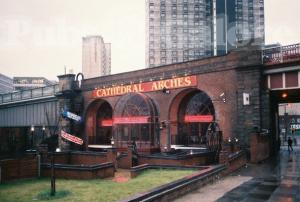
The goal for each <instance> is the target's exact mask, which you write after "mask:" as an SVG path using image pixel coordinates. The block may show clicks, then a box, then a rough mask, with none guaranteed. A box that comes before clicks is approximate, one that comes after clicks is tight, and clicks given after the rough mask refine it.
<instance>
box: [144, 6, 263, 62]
mask: <svg viewBox="0 0 300 202" xmlns="http://www.w3.org/2000/svg"><path fill="white" fill-rule="evenodd" d="M146 15H147V16H146V66H147V67H154V66H159V65H164V64H171V63H177V62H184V61H189V60H194V59H200V58H204V57H209V56H215V55H223V54H226V53H227V52H228V51H230V50H232V49H234V48H235V47H237V46H238V45H239V44H240V43H241V42H242V41H243V43H245V42H249V40H254V39H259V40H257V42H258V43H259V44H261V43H264V2H263V0H146Z"/></svg>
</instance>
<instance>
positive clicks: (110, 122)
mask: <svg viewBox="0 0 300 202" xmlns="http://www.w3.org/2000/svg"><path fill="white" fill-rule="evenodd" d="M100 125H101V126H103V127H108V126H112V125H113V120H112V119H103V120H101V123H100Z"/></svg>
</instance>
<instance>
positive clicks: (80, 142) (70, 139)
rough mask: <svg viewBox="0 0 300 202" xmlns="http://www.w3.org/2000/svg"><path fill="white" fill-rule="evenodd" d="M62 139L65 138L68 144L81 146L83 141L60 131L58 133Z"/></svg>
mask: <svg viewBox="0 0 300 202" xmlns="http://www.w3.org/2000/svg"><path fill="white" fill-rule="evenodd" d="M60 135H61V137H62V138H65V139H66V140H69V141H70V142H74V143H75V144H79V145H82V144H83V140H82V139H80V138H79V137H76V136H74V135H71V134H69V133H66V132H65V131H63V130H62V131H61V133H60Z"/></svg>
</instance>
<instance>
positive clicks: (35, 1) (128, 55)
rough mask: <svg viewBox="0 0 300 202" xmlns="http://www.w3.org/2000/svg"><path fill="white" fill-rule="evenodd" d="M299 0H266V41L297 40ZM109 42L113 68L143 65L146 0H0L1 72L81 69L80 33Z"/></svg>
mask: <svg viewBox="0 0 300 202" xmlns="http://www.w3.org/2000/svg"><path fill="white" fill-rule="evenodd" d="M299 8H300V1H299V0H284V1H283V0H265V16H266V20H265V24H266V43H276V42H279V43H281V44H283V45H286V44H293V43H299V42H300V12H299ZM86 35H102V36H103V38H104V41H105V42H109V43H111V44H112V73H119V72H124V71H130V70H136V69H142V68H144V67H145V0H126V1H125V0H0V73H2V74H5V75H7V76H10V77H13V76H44V77H46V78H49V79H56V76H57V75H60V74H63V73H64V66H66V67H67V69H73V71H74V73H78V72H81V46H82V37H83V36H86Z"/></svg>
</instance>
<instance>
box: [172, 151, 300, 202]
mask: <svg viewBox="0 0 300 202" xmlns="http://www.w3.org/2000/svg"><path fill="white" fill-rule="evenodd" d="M299 183H300V146H298V147H294V151H293V152H291V153H289V152H288V151H287V147H286V146H285V147H283V148H282V149H281V151H280V153H279V154H278V156H276V157H273V158H271V159H269V160H267V161H265V162H263V163H261V164H248V165H247V166H246V167H245V168H243V169H241V170H240V171H238V172H236V173H234V174H232V175H230V176H227V177H225V178H223V179H221V180H220V181H217V182H215V183H213V184H210V185H207V186H205V187H203V188H200V189H198V190H196V191H194V192H192V193H190V194H187V195H185V196H183V197H182V198H179V199H177V200H176V202H185V201H188V202H193V201H203V202H212V201H217V202H235V201H243V202H263V201H269V202H296V201H299V202H300V186H299Z"/></svg>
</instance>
